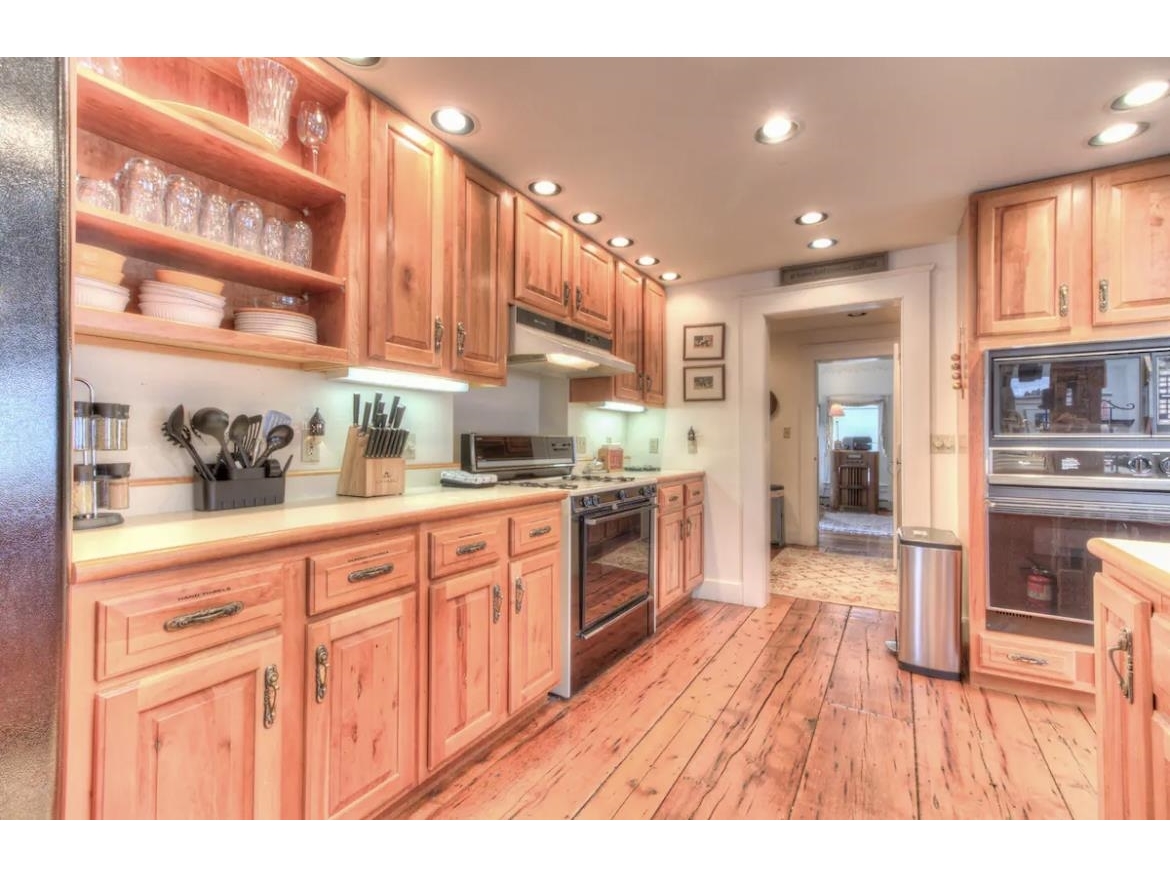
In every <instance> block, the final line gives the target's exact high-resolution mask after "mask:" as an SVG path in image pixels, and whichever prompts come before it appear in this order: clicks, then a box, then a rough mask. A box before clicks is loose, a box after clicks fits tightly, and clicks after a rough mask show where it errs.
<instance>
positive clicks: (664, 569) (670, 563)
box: [656, 509, 686, 615]
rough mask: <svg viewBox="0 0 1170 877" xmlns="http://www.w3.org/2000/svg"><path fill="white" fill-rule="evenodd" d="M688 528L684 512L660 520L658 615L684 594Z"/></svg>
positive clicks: (664, 516) (680, 511)
mask: <svg viewBox="0 0 1170 877" xmlns="http://www.w3.org/2000/svg"><path fill="white" fill-rule="evenodd" d="M685 526H686V524H685V518H684V514H683V512H682V510H681V509H680V510H679V511H677V512H671V513H670V514H668V515H662V516H661V517H659V519H658V584H657V595H656V596H657V600H658V607H657V614H659V615H661V614H662V612H663V611H664V610H666V609H669V608H670V607H671V606H672V605H674V604H675V603H676V602H677V601H678V599H679V598H680V597H682V596H683V594H685V593H686V591H685V589H684V588H683V529H684V527H685Z"/></svg>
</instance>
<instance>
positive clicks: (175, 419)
mask: <svg viewBox="0 0 1170 877" xmlns="http://www.w3.org/2000/svg"><path fill="white" fill-rule="evenodd" d="M186 418H187V414H186V412H185V411H184V410H183V406H182V405H180V406H178V407H177V408H176V409H175V410H174V411H172V412H171V415H170V417H168V418H167V419H166V420H165V421H164V422H163V425H162V433H163V435H164V436H166V439H167V441H169V442H170V443H171V444H173V445H177V446H178V447H180V448H183V449H184V450H185V451H186V452H187V453H188V454H190V455H191V459H192V460H193V461H194V463H195V468H196V470H197V471H198V472H199V475H200V476H201V477H202V478H203V479H204V480H206V481H214V480H215V476H214V475H213V474H212V472H211V469H210V467H208V465H207V464H206V463H204V462H203V458H202V457H200V456H199V453H198V452H197V451H196V450H195V448H194V447H193V446H192V445H191V434H190V430H189V429H188V428H187V425H186V423H184V422H183V421H184V420H186Z"/></svg>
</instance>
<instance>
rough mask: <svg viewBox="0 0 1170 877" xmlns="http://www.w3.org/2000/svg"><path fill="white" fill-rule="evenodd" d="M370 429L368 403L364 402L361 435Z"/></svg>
mask: <svg viewBox="0 0 1170 877" xmlns="http://www.w3.org/2000/svg"><path fill="white" fill-rule="evenodd" d="M369 431H370V403H369V402H367V403H366V407H365V408H364V409H362V435H365V434H366V433H367V432H369Z"/></svg>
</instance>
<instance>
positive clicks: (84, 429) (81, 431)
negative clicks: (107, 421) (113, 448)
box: [73, 402, 93, 451]
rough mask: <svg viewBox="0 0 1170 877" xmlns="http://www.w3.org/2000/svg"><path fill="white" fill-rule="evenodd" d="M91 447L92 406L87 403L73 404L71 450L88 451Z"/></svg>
mask: <svg viewBox="0 0 1170 877" xmlns="http://www.w3.org/2000/svg"><path fill="white" fill-rule="evenodd" d="M92 447H93V406H92V405H90V404H89V403H88V402H74V403H73V450H75V451H88V450H90V449H91V448H92Z"/></svg>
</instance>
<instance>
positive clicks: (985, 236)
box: [977, 182, 1084, 335]
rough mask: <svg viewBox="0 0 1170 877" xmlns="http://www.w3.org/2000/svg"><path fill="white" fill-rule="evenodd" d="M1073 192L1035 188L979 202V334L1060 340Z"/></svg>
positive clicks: (1068, 289) (1052, 186)
mask: <svg viewBox="0 0 1170 877" xmlns="http://www.w3.org/2000/svg"><path fill="white" fill-rule="evenodd" d="M1073 204H1074V201H1073V185H1072V183H1070V182H1063V183H1041V184H1038V185H1035V186H1027V187H1016V188H1014V189H1012V190H1010V191H1008V192H1003V193H1000V194H993V195H987V196H983V197H981V198H980V199H979V201H978V232H977V235H978V253H977V259H978V265H977V274H978V287H977V289H978V303H977V308H978V312H979V334H980V335H1001V334H1017V333H1030V332H1060V331H1065V330H1067V329H1068V328H1069V326H1070V319H1069V313H1070V310H1071V308H1072V302H1073V299H1074V298H1075V297H1076V296H1077V295H1084V291H1083V290H1082V288H1081V287H1082V286H1083V284H1082V283H1081V282H1080V281H1079V279H1078V278H1077V277H1075V276H1074V273H1075V264H1076V262H1075V259H1074V242H1073V234H1074V221H1073Z"/></svg>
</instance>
